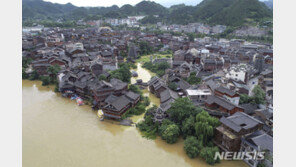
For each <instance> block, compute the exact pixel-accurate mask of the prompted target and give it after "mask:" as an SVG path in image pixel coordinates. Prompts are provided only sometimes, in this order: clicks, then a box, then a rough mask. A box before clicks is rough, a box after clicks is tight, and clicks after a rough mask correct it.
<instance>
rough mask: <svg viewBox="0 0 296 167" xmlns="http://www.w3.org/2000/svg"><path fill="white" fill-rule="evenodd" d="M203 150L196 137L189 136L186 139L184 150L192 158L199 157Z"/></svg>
mask: <svg viewBox="0 0 296 167" xmlns="http://www.w3.org/2000/svg"><path fill="white" fill-rule="evenodd" d="M201 149H202V143H201V141H198V140H197V138H196V137H194V136H189V137H187V138H186V140H185V142H184V150H185V152H186V154H187V155H188V156H189V157H190V158H195V157H197V156H198V154H199V152H200V151H201Z"/></svg>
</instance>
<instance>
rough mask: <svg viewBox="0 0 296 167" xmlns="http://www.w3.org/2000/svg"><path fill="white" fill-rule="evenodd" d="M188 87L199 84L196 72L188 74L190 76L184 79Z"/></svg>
mask: <svg viewBox="0 0 296 167" xmlns="http://www.w3.org/2000/svg"><path fill="white" fill-rule="evenodd" d="M185 80H186V81H187V82H188V83H189V84H190V85H194V84H199V83H200V82H201V78H197V77H196V72H192V73H190V76H189V77H188V78H187V79H185Z"/></svg>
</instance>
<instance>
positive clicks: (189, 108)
mask: <svg viewBox="0 0 296 167" xmlns="http://www.w3.org/2000/svg"><path fill="white" fill-rule="evenodd" d="M200 111H201V109H199V108H197V107H195V106H194V104H193V103H192V101H191V100H190V99H189V98H187V97H186V98H178V99H176V101H175V102H173V103H172V104H171V108H170V109H169V110H168V111H167V113H168V114H169V115H170V120H172V121H173V122H175V123H176V124H178V125H181V124H182V122H183V121H184V120H185V119H186V118H189V117H190V116H191V115H192V116H193V117H195V116H196V114H198V113H199V112H200Z"/></svg>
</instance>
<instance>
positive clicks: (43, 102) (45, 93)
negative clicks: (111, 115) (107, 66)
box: [22, 66, 247, 167]
mask: <svg viewBox="0 0 296 167" xmlns="http://www.w3.org/2000/svg"><path fill="white" fill-rule="evenodd" d="M139 67H140V66H138V69H137V71H139V72H141V73H139V75H140V76H139V77H138V78H141V79H143V81H144V82H147V81H148V80H149V79H150V77H151V74H150V73H149V72H148V71H146V70H144V69H142V68H141V67H140V68H139ZM142 70H143V71H142ZM144 71H145V72H144ZM142 72H143V73H142ZM142 74H144V75H143V76H142ZM134 81H135V80H134V79H133V81H132V82H134ZM22 86H23V87H22V93H23V94H22V97H23V100H22V102H23V153H22V155H23V166H24V167H98V166H101V167H124V166H127V167H139V166H141V167H164V166H169V167H175V166H176V167H186V166H195V167H204V166H208V165H207V164H206V163H205V162H204V161H203V160H201V159H199V158H195V159H190V158H188V157H187V155H186V154H185V152H184V150H183V141H182V140H181V139H180V140H179V142H178V143H176V144H172V145H170V144H167V143H165V142H164V141H162V140H161V139H160V138H157V139H156V140H147V139H145V138H143V137H142V136H141V134H140V132H139V131H138V130H137V129H136V128H135V127H125V126H120V125H117V124H116V123H115V122H111V121H99V119H98V118H97V115H96V112H94V111H92V109H91V108H90V107H89V106H86V105H85V106H77V105H76V103H75V102H74V101H71V100H70V99H67V98H63V97H61V95H60V94H56V93H55V92H53V87H44V86H41V82H39V81H27V80H23V83H22ZM144 95H146V96H149V97H150V98H152V100H151V101H152V103H153V104H156V105H159V99H157V98H155V96H154V95H151V94H150V93H149V92H148V91H147V90H144ZM141 117H142V116H137V117H133V120H139V119H141ZM215 166H217V167H242V166H244V167H247V165H246V164H245V163H243V162H241V161H222V162H221V163H220V164H216V165H215Z"/></svg>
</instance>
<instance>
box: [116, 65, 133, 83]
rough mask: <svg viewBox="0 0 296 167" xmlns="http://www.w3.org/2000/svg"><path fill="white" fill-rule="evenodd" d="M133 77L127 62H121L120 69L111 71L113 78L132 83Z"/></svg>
mask: <svg viewBox="0 0 296 167" xmlns="http://www.w3.org/2000/svg"><path fill="white" fill-rule="evenodd" d="M131 77H132V74H131V72H130V67H129V65H128V64H125V63H121V64H119V69H117V70H114V71H111V78H117V79H119V80H121V81H123V82H127V83H130V82H131Z"/></svg>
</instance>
